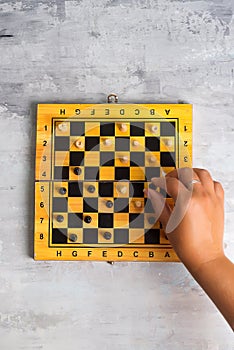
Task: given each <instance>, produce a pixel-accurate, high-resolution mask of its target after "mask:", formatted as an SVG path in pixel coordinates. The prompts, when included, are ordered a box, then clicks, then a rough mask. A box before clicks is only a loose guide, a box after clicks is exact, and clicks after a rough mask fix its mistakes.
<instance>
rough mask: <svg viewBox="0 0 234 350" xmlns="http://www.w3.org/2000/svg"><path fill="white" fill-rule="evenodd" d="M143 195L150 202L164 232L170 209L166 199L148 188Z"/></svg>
mask: <svg viewBox="0 0 234 350" xmlns="http://www.w3.org/2000/svg"><path fill="white" fill-rule="evenodd" d="M145 193H146V195H147V197H148V198H149V199H150V200H151V203H152V206H153V208H154V211H155V214H156V219H157V220H159V221H161V223H162V225H163V228H164V230H166V226H167V223H168V220H169V218H170V215H171V208H170V207H169V205H168V204H167V202H166V199H165V198H164V197H163V196H162V195H161V193H158V192H156V191H154V190H152V189H150V188H148V189H147V190H146V191H145Z"/></svg>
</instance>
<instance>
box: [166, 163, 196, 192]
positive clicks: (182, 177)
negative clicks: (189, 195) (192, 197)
mask: <svg viewBox="0 0 234 350" xmlns="http://www.w3.org/2000/svg"><path fill="white" fill-rule="evenodd" d="M166 177H175V178H177V179H178V180H179V181H180V182H182V184H183V185H184V186H185V187H186V188H187V189H188V190H191V189H192V180H200V179H199V177H198V176H197V174H196V173H195V172H194V170H193V168H188V167H186V168H178V169H175V170H173V171H171V172H170V173H168V174H167V175H166Z"/></svg>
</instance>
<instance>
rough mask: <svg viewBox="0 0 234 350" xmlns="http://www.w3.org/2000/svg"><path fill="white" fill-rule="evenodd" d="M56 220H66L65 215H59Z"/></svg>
mask: <svg viewBox="0 0 234 350" xmlns="http://www.w3.org/2000/svg"><path fill="white" fill-rule="evenodd" d="M56 220H57V221H58V222H63V221H64V216H63V215H57V217H56Z"/></svg>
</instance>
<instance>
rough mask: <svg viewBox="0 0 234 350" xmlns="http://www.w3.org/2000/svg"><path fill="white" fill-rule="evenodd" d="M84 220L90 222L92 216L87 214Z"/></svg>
mask: <svg viewBox="0 0 234 350" xmlns="http://www.w3.org/2000/svg"><path fill="white" fill-rule="evenodd" d="M84 221H85V222H86V223H87V224H90V223H91V222H92V218H91V216H89V215H87V216H85V218H84Z"/></svg>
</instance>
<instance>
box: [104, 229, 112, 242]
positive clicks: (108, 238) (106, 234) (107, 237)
mask: <svg viewBox="0 0 234 350" xmlns="http://www.w3.org/2000/svg"><path fill="white" fill-rule="evenodd" d="M103 237H104V238H105V239H106V240H107V241H109V240H110V239H111V237H112V234H111V232H108V231H106V232H104V233H103Z"/></svg>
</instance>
